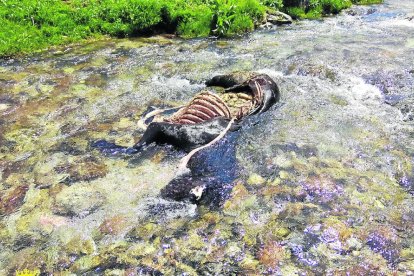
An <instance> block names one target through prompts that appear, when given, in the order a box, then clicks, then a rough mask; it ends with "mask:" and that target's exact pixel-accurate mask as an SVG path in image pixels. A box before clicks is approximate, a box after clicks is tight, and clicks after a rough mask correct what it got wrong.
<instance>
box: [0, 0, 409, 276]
mask: <svg viewBox="0 0 414 276" xmlns="http://www.w3.org/2000/svg"><path fill="white" fill-rule="evenodd" d="M241 70H247V71H258V72H262V73H266V74H268V75H270V76H271V77H272V78H274V80H275V81H276V82H277V83H278V85H279V87H280V90H281V93H282V98H281V101H280V103H279V104H277V105H276V106H274V107H273V108H271V109H270V110H269V111H268V112H266V113H264V114H261V115H259V116H253V117H251V118H249V120H248V121H247V122H246V123H245V124H244V125H243V128H242V129H241V130H240V134H239V136H238V139H237V140H236V143H237V144H236V159H237V166H238V169H237V179H236V181H235V182H234V183H233V184H234V187H233V189H232V191H231V195H230V198H229V199H228V200H227V201H225V202H224V203H223V205H222V206H220V207H219V208H213V209H211V208H209V207H207V206H203V205H200V206H197V205H194V204H190V203H183V202H174V201H166V200H164V199H161V198H160V197H159V193H160V190H161V189H162V188H163V187H165V186H166V185H167V183H168V182H169V181H170V180H171V179H172V178H173V177H174V174H175V171H176V166H177V164H178V161H179V159H180V158H181V157H182V156H183V153H182V152H177V151H175V150H174V149H173V148H171V147H159V148H158V149H157V150H156V151H151V152H150V153H148V154H145V153H144V154H140V155H138V156H132V157H131V156H121V157H111V156H107V155H104V154H102V153H100V152H99V151H96V150H93V149H91V147H90V144H91V143H92V142H94V141H97V140H100V139H105V140H108V141H112V142H115V143H117V144H119V145H123V146H132V145H133V144H134V143H135V142H136V141H137V140H138V139H139V138H140V136H141V135H142V133H143V128H142V125H140V124H138V121H139V119H140V118H141V115H142V114H143V113H144V112H145V111H146V110H147V108H148V107H149V106H156V107H165V106H179V105H181V104H183V103H185V102H186V101H188V100H189V99H191V98H192V96H193V95H194V94H195V93H196V92H197V91H199V90H200V89H202V88H203V87H204V81H206V80H207V79H208V78H211V77H213V76H214V75H217V74H222V73H229V72H232V71H241ZM413 206H414V2H413V1H411V0H402V1H397V0H386V1H385V4H384V5H376V6H367V7H365V6H364V7H362V6H359V7H353V8H351V9H350V10H347V11H345V12H343V13H342V14H340V15H338V16H335V17H330V18H325V19H323V20H321V21H301V22H297V23H294V24H292V25H289V26H283V27H275V28H272V29H268V30H258V31H256V32H254V33H252V34H250V35H247V36H245V37H242V38H238V39H229V40H216V39H195V40H181V39H177V38H173V39H170V38H165V37H162V36H159V37H151V38H140V39H124V40H104V41H98V42H92V43H89V44H86V45H79V46H72V47H68V48H60V49H56V50H51V51H49V52H47V53H42V54H38V55H35V56H32V57H28V58H25V59H23V60H17V59H16V60H2V61H0V275H8V274H11V275H13V274H14V272H15V271H22V270H23V269H29V270H32V271H36V270H40V271H42V272H45V273H52V272H53V273H54V275H236V274H240V275H248V274H249V275H265V274H268V275H322V274H328V275H391V274H393V273H397V275H413V274H414V273H413V272H414V210H412V209H413ZM394 275H395V274H394Z"/></svg>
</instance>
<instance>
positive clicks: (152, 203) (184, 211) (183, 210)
mask: <svg viewBox="0 0 414 276" xmlns="http://www.w3.org/2000/svg"><path fill="white" fill-rule="evenodd" d="M142 208H144V209H145V210H146V211H147V214H148V217H150V218H152V219H158V220H161V221H169V220H172V219H177V218H182V217H193V216H195V215H196V214H197V205H195V204H189V203H184V202H175V201H168V200H164V199H161V198H148V199H146V200H145V201H144V202H143V203H142Z"/></svg>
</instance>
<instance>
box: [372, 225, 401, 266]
mask: <svg viewBox="0 0 414 276" xmlns="http://www.w3.org/2000/svg"><path fill="white" fill-rule="evenodd" d="M367 245H368V246H369V248H371V250H372V251H374V252H375V253H379V254H381V255H382V257H383V258H384V259H386V260H387V261H388V262H389V263H391V264H392V265H395V264H396V262H397V261H398V259H399V258H400V250H401V247H400V244H399V238H398V236H397V235H396V233H395V230H393V229H391V228H389V227H387V226H381V227H378V228H377V229H375V230H373V231H372V232H371V233H370V234H369V235H368V237H367Z"/></svg>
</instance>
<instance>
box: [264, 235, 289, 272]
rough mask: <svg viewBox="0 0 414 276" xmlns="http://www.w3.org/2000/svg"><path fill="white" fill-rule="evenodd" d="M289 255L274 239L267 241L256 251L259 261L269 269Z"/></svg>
mask: <svg viewBox="0 0 414 276" xmlns="http://www.w3.org/2000/svg"><path fill="white" fill-rule="evenodd" d="M288 257H289V253H288V252H287V251H286V250H285V248H284V247H283V246H282V245H280V244H279V243H277V242H276V241H268V242H266V243H265V244H264V245H263V247H261V249H260V250H259V252H258V259H259V261H260V263H262V264H263V265H264V266H266V267H267V268H269V269H275V268H276V267H277V266H278V265H279V263H280V262H281V261H283V260H284V259H286V258H288Z"/></svg>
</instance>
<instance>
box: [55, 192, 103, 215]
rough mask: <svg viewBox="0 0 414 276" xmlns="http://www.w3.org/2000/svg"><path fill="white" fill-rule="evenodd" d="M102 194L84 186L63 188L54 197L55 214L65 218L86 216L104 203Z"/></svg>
mask: <svg viewBox="0 0 414 276" xmlns="http://www.w3.org/2000/svg"><path fill="white" fill-rule="evenodd" d="M105 199H106V198H105V196H104V194H103V193H102V192H100V191H97V190H95V189H94V188H93V187H89V186H85V185H73V186H70V187H65V188H64V189H62V191H61V192H60V193H58V194H57V195H56V199H55V213H57V214H61V215H65V216H86V215H88V214H90V213H92V212H94V211H95V210H97V209H98V208H99V207H101V206H102V205H103V204H104V203H105Z"/></svg>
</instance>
